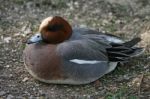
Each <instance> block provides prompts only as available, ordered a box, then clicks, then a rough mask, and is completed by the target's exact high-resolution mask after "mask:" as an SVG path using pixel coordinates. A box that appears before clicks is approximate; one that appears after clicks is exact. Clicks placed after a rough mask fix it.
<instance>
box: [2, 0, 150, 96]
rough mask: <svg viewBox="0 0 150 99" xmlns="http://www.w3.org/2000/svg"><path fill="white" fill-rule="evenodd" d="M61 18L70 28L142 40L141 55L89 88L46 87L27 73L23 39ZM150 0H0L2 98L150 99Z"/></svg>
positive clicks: (52, 85) (69, 86)
mask: <svg viewBox="0 0 150 99" xmlns="http://www.w3.org/2000/svg"><path fill="white" fill-rule="evenodd" d="M53 15H59V16H62V17H64V18H65V19H67V20H68V21H69V22H70V23H71V24H72V26H76V27H87V28H91V29H95V30H98V31H106V32H109V33H112V34H115V35H118V36H120V37H122V38H123V39H125V40H128V39H131V38H134V37H137V36H140V37H141V38H142V39H143V40H142V42H141V43H140V44H139V46H141V47H145V52H144V53H143V54H142V55H141V56H140V57H137V58H134V59H132V60H131V61H130V62H129V63H126V64H121V65H119V66H118V67H117V68H116V69H115V71H113V72H111V73H110V74H107V75H105V76H104V77H102V78H100V79H99V83H98V82H97V83H90V84H87V85H79V86H72V85H56V84H45V83H41V82H39V81H36V80H34V79H33V78H32V77H31V76H30V75H29V73H28V72H27V71H26V69H25V67H24V64H23V60H22V53H23V49H24V48H25V45H26V44H25V41H26V40H27V39H28V38H29V37H30V36H31V35H32V34H33V33H35V32H37V30H38V27H39V24H40V22H41V20H42V19H43V18H46V17H48V16H53ZM149 38H150V0H91V1H90V0H41V1H40V0H0V99H5V98H7V99H22V98H30V99H36V98H38V99H45V98H46V99H139V98H141V99H150V40H149Z"/></svg>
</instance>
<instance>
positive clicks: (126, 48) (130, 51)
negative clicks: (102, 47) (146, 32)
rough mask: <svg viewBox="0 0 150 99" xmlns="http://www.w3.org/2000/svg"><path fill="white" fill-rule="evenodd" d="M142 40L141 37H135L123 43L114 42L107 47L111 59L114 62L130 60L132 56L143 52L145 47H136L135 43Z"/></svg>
mask: <svg viewBox="0 0 150 99" xmlns="http://www.w3.org/2000/svg"><path fill="white" fill-rule="evenodd" d="M140 41H141V38H134V39H132V40H131V41H128V42H125V43H122V44H116V43H112V44H111V46H112V47H111V48H108V49H107V54H108V58H109V60H110V61H113V62H114V61H116V62H124V61H128V60H129V59H130V58H131V57H134V56H138V55H139V54H141V53H142V52H143V48H138V47H134V45H136V44H137V43H138V42H140Z"/></svg>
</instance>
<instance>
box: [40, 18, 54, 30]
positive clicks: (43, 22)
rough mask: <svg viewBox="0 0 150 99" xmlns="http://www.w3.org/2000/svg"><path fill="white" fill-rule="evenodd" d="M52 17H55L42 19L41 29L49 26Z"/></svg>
mask: <svg viewBox="0 0 150 99" xmlns="http://www.w3.org/2000/svg"><path fill="white" fill-rule="evenodd" d="M52 19H53V17H48V18H45V19H44V20H43V21H42V23H41V25H40V30H41V29H42V28H43V27H45V26H47V25H48V22H49V21H51V20H52Z"/></svg>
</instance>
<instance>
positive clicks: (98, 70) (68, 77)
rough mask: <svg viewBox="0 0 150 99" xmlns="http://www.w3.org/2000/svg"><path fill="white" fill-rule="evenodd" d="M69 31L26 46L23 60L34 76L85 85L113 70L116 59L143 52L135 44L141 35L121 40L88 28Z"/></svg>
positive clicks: (126, 58) (128, 57) (48, 80)
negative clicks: (60, 38)
mask: <svg viewBox="0 0 150 99" xmlns="http://www.w3.org/2000/svg"><path fill="white" fill-rule="evenodd" d="M57 26H58V23H57ZM41 27H42V26H41ZM60 28H61V27H59V29H60ZM55 29H56V27H55ZM51 30H54V29H51ZM55 31H57V29H56V30H55ZM66 31H67V30H66ZM68 31H69V29H68ZM53 32H54V31H53ZM70 32H71V35H68V37H67V39H66V38H65V39H64V40H58V41H57V42H54V43H53V42H52V41H49V42H50V43H49V42H47V41H48V40H46V42H43V41H42V42H38V43H35V42H34V43H33V44H29V45H27V47H26V48H25V50H24V62H25V65H26V68H27V70H28V71H29V73H30V74H31V75H32V76H33V77H34V78H36V79H38V80H40V81H42V82H46V83H56V84H75V85H77V84H86V83H90V82H93V81H95V80H97V79H98V78H100V77H102V76H103V75H105V74H107V73H109V72H111V71H112V70H114V69H115V67H116V66H117V64H118V62H124V61H128V60H129V59H130V58H131V57H133V56H136V55H138V54H140V53H141V52H142V51H143V49H142V48H137V47H135V46H134V45H135V44H137V43H138V42H139V41H140V38H135V39H133V40H131V41H128V42H124V41H123V40H122V39H120V38H119V37H116V36H113V35H110V34H104V33H101V32H98V31H94V30H90V29H84V28H73V29H71V30H70ZM59 33H60V32H59ZM64 33H65V32H64ZM39 35H40V34H39ZM39 35H38V36H39ZM52 35H54V36H53V37H55V35H56V36H57V34H52ZM44 36H45V35H44ZM36 37H37V36H36ZM41 37H43V36H41ZM62 37H63V35H62Z"/></svg>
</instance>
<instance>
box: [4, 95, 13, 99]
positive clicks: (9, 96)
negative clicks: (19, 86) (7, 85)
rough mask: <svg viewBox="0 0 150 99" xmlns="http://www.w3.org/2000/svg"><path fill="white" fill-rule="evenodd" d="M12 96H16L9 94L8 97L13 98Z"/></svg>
mask: <svg viewBox="0 0 150 99" xmlns="http://www.w3.org/2000/svg"><path fill="white" fill-rule="evenodd" d="M12 98H14V96H13V95H11V94H9V95H8V96H7V98H6V99H12Z"/></svg>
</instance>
